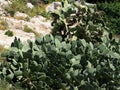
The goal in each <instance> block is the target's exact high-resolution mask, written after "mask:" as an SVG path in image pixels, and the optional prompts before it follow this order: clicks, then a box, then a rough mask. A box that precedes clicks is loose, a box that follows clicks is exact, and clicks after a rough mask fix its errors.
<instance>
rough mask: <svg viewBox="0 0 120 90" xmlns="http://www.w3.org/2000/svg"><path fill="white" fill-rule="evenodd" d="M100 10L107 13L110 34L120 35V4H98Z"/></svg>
mask: <svg viewBox="0 0 120 90" xmlns="http://www.w3.org/2000/svg"><path fill="white" fill-rule="evenodd" d="M98 9H100V10H103V11H105V13H106V15H107V18H108V24H107V26H108V27H109V28H110V30H111V31H110V32H113V33H114V34H120V27H119V26H120V2H112V3H108V2H105V3H98Z"/></svg>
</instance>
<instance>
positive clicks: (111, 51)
mask: <svg viewBox="0 0 120 90" xmlns="http://www.w3.org/2000/svg"><path fill="white" fill-rule="evenodd" d="M109 38H110V39H108V38H105V37H104V38H102V40H103V43H101V44H98V43H96V44H92V43H91V42H89V43H88V42H86V41H85V40H84V39H80V40H77V41H71V42H69V43H67V42H66V41H62V40H61V37H59V36H57V37H53V36H52V35H47V36H45V37H43V38H39V37H37V38H36V40H35V42H32V41H28V43H27V44H25V43H24V44H22V43H21V41H20V40H19V39H17V38H15V40H14V42H13V43H12V45H11V48H10V49H9V51H8V52H6V53H3V54H2V56H5V57H6V61H5V62H4V63H1V64H0V76H1V78H2V79H3V78H5V79H6V80H7V81H8V82H9V83H11V84H13V85H18V86H20V87H22V88H24V89H25V90H59V89H62V90H102V89H104V90H118V89H119V88H120V40H115V39H112V37H111V35H110V36H109Z"/></svg>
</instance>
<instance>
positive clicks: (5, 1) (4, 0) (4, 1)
mask: <svg viewBox="0 0 120 90" xmlns="http://www.w3.org/2000/svg"><path fill="white" fill-rule="evenodd" d="M10 4H12V2H11V1H9V0H0V7H2V8H5V7H9V5H10Z"/></svg>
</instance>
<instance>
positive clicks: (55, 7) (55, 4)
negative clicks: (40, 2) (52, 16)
mask: <svg viewBox="0 0 120 90" xmlns="http://www.w3.org/2000/svg"><path fill="white" fill-rule="evenodd" d="M60 7H61V2H53V3H51V4H49V5H48V6H47V7H46V12H54V11H55V10H59V9H60Z"/></svg>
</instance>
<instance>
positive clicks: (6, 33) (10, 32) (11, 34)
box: [5, 30, 13, 37]
mask: <svg viewBox="0 0 120 90" xmlns="http://www.w3.org/2000/svg"><path fill="white" fill-rule="evenodd" d="M5 35H7V36H9V37H12V36H13V32H12V31H10V30H7V31H6V32H5Z"/></svg>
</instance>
